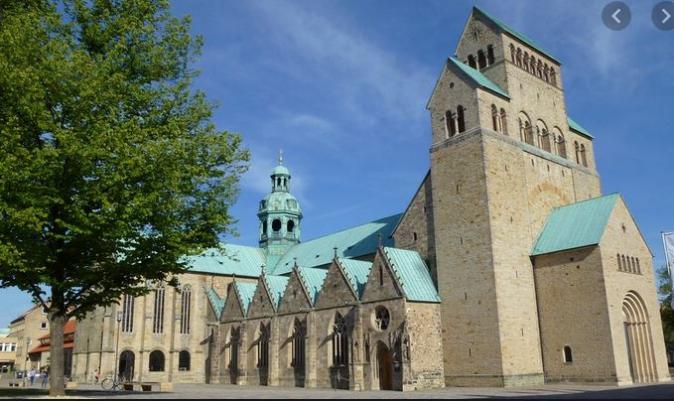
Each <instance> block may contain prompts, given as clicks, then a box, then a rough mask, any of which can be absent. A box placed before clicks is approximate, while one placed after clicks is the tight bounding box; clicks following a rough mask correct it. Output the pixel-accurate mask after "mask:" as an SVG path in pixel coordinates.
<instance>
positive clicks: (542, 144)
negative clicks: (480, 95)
mask: <svg viewBox="0 0 674 401" xmlns="http://www.w3.org/2000/svg"><path fill="white" fill-rule="evenodd" d="M494 107H495V106H494ZM492 112H493V109H492ZM518 126H519V134H520V140H521V141H523V142H525V143H527V144H529V145H532V146H536V147H538V148H540V149H542V150H544V151H546V152H549V153H553V154H556V155H557V156H559V157H562V158H564V159H568V152H567V144H566V139H565V138H564V134H562V130H561V129H559V128H558V127H553V129H552V132H550V131H549V130H548V126H547V125H546V124H545V122H544V121H543V120H540V119H539V120H538V121H537V122H536V127H534V126H533V125H532V124H531V120H530V119H529V116H528V115H527V114H526V113H524V112H520V114H519V116H518ZM573 145H574V156H575V162H576V163H577V164H580V165H582V166H584V167H588V162H587V151H586V149H585V144H582V143H579V142H578V141H574V143H573Z"/></svg>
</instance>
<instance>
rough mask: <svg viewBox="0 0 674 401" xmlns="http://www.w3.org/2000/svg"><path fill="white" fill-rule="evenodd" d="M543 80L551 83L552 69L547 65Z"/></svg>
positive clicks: (544, 67) (544, 68) (544, 69)
mask: <svg viewBox="0 0 674 401" xmlns="http://www.w3.org/2000/svg"><path fill="white" fill-rule="evenodd" d="M543 79H545V82H550V68H549V67H548V64H547V63H546V64H545V65H544V66H543Z"/></svg>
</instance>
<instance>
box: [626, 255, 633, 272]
mask: <svg viewBox="0 0 674 401" xmlns="http://www.w3.org/2000/svg"><path fill="white" fill-rule="evenodd" d="M626 259H627V271H628V272H630V273H634V270H632V262H631V261H630V257H629V256H628V257H627V258H626Z"/></svg>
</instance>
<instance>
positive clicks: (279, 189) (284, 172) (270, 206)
mask: <svg viewBox="0 0 674 401" xmlns="http://www.w3.org/2000/svg"><path fill="white" fill-rule="evenodd" d="M290 177H291V176H290V170H288V169H287V168H286V167H285V166H284V165H283V152H282V151H281V152H279V160H278V166H276V167H275V168H274V170H273V171H272V173H271V193H270V194H269V195H267V196H266V197H265V198H264V199H262V200H261V201H260V208H259V210H258V213H257V217H258V218H259V219H260V247H261V248H264V249H265V250H266V251H267V256H268V257H271V258H272V259H273V258H274V257H280V256H281V255H283V254H285V253H286V252H287V250H288V248H290V247H291V246H293V245H295V244H298V243H299V242H300V221H301V220H302V210H301V209H300V204H299V202H298V201H297V199H296V198H295V197H294V196H293V195H292V194H291V193H290Z"/></svg>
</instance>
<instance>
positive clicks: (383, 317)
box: [373, 306, 391, 331]
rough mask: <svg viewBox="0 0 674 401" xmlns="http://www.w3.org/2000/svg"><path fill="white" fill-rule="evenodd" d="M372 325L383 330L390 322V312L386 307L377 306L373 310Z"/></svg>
mask: <svg viewBox="0 0 674 401" xmlns="http://www.w3.org/2000/svg"><path fill="white" fill-rule="evenodd" d="M373 318H374V327H375V328H376V329H377V330H379V331H384V330H386V329H388V326H389V323H390V322H391V314H390V313H389V311H388V309H386V308H385V307H383V306H377V308H376V309H375V310H374V316H373Z"/></svg>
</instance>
